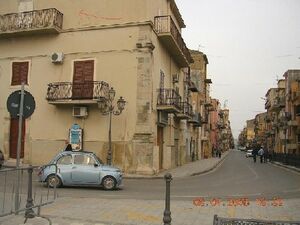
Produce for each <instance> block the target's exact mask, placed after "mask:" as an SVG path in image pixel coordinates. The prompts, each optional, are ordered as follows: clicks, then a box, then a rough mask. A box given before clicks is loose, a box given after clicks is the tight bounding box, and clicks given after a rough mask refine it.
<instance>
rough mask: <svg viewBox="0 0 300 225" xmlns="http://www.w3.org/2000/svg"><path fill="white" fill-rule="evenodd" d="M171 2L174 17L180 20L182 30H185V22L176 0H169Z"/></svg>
mask: <svg viewBox="0 0 300 225" xmlns="http://www.w3.org/2000/svg"><path fill="white" fill-rule="evenodd" d="M169 1H170V5H171V10H172V12H173V14H174V16H175V17H176V19H177V20H178V24H179V26H180V28H185V27H186V26H185V23H184V20H183V19H182V16H181V14H180V12H179V9H178V8H177V5H176V2H175V0H169Z"/></svg>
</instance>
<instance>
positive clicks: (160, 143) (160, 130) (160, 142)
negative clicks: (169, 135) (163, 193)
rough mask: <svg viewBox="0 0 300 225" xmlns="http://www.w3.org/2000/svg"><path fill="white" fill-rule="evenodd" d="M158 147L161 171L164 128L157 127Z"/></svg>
mask: <svg viewBox="0 0 300 225" xmlns="http://www.w3.org/2000/svg"><path fill="white" fill-rule="evenodd" d="M157 145H158V149H159V169H160V170H161V169H162V168H163V155H164V154H163V148H164V128H163V127H160V126H158V127H157Z"/></svg>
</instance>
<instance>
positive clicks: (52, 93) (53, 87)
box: [46, 81, 109, 101]
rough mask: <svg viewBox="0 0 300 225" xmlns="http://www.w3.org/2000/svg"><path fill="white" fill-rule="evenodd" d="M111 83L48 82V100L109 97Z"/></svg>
mask: <svg viewBox="0 0 300 225" xmlns="http://www.w3.org/2000/svg"><path fill="white" fill-rule="evenodd" d="M108 91H109V85H108V83H106V82H104V81H91V82H83V83H78V82H76V83H71V82H55V83H50V84H48V89H47V97H46V98H47V100H48V101H64V100H97V99H99V98H100V97H106V98H108Z"/></svg>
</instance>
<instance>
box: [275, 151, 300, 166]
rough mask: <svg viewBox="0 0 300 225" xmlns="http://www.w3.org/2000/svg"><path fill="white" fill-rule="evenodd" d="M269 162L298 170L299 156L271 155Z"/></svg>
mask: <svg viewBox="0 0 300 225" xmlns="http://www.w3.org/2000/svg"><path fill="white" fill-rule="evenodd" d="M270 160H272V161H275V162H281V163H283V164H286V165H290V166H295V167H298V168H300V155H296V154H284V153H273V154H272V155H271V157H270Z"/></svg>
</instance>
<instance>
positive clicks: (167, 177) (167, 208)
mask: <svg viewBox="0 0 300 225" xmlns="http://www.w3.org/2000/svg"><path fill="white" fill-rule="evenodd" d="M164 178H165V180H166V206H165V211H164V218H163V222H164V225H171V220H172V218H171V211H170V184H171V180H172V175H171V174H170V173H167V174H166V175H165V176H164Z"/></svg>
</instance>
